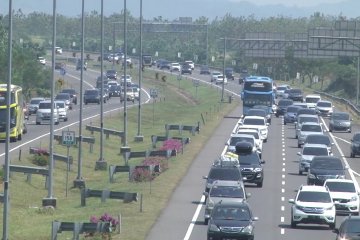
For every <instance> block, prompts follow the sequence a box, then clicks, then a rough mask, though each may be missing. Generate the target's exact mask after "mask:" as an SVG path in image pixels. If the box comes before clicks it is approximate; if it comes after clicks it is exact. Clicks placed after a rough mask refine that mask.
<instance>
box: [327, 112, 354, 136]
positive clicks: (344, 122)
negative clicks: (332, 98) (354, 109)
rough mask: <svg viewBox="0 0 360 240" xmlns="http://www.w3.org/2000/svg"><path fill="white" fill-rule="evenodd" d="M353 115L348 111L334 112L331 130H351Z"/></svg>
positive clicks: (330, 123) (330, 124)
mask: <svg viewBox="0 0 360 240" xmlns="http://www.w3.org/2000/svg"><path fill="white" fill-rule="evenodd" d="M351 121H352V119H351V117H350V114H349V113H347V112H334V113H333V114H331V116H330V121H329V132H332V131H347V132H351Z"/></svg>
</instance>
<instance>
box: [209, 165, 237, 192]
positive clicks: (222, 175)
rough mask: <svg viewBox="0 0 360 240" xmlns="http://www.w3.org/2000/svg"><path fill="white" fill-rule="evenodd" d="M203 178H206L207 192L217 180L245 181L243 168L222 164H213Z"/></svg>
mask: <svg viewBox="0 0 360 240" xmlns="http://www.w3.org/2000/svg"><path fill="white" fill-rule="evenodd" d="M203 178H204V179H206V184H205V192H209V190H210V188H211V187H212V185H213V183H214V181H216V180H228V181H243V177H242V175H241V170H240V168H239V167H238V166H234V165H222V164H220V165H218V164H215V165H213V166H211V168H210V171H209V174H208V175H207V176H204V177H203Z"/></svg>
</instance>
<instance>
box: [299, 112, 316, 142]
mask: <svg viewBox="0 0 360 240" xmlns="http://www.w3.org/2000/svg"><path fill="white" fill-rule="evenodd" d="M306 122H312V123H317V124H320V120H319V117H318V116H317V115H310V114H300V115H297V119H296V122H295V138H298V136H299V133H300V129H301V126H302V125H303V123H306Z"/></svg>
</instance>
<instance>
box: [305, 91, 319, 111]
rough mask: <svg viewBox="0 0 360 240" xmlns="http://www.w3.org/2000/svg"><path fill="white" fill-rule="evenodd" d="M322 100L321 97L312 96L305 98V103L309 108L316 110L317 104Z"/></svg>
mask: <svg viewBox="0 0 360 240" xmlns="http://www.w3.org/2000/svg"><path fill="white" fill-rule="evenodd" d="M320 100H321V97H320V95H317V94H310V95H307V96H306V97H305V102H306V105H307V107H308V108H313V109H315V107H316V103H317V102H318V101H320Z"/></svg>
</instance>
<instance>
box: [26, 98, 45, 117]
mask: <svg viewBox="0 0 360 240" xmlns="http://www.w3.org/2000/svg"><path fill="white" fill-rule="evenodd" d="M44 100H45V98H43V97H35V98H32V99H30V103H29V105H28V112H29V115H31V114H35V113H36V112H37V110H38V109H39V104H40V102H41V101H44Z"/></svg>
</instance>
